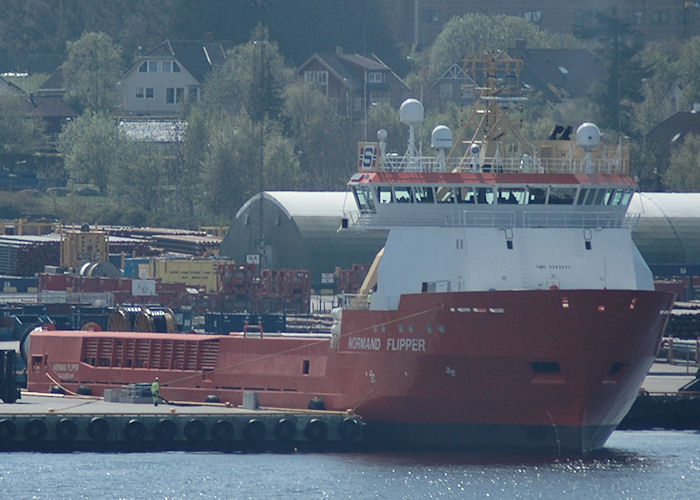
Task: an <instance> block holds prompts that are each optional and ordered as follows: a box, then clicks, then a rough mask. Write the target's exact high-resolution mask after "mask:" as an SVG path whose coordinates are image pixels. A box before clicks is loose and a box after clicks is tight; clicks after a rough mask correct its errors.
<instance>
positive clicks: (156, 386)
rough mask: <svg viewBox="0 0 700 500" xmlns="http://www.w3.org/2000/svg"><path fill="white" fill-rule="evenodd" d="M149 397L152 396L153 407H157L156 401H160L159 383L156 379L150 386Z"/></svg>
mask: <svg viewBox="0 0 700 500" xmlns="http://www.w3.org/2000/svg"><path fill="white" fill-rule="evenodd" d="M151 396H153V406H158V400H159V399H160V382H159V381H158V377H156V379H155V380H154V381H153V383H152V384H151Z"/></svg>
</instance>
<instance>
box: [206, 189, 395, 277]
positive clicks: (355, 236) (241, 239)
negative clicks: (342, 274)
mask: <svg viewBox="0 0 700 500" xmlns="http://www.w3.org/2000/svg"><path fill="white" fill-rule="evenodd" d="M343 207H347V208H348V209H349V210H357V205H356V203H355V199H354V198H353V196H352V195H350V194H348V193H345V192H319V191H266V192H263V193H259V194H257V195H255V196H253V197H252V198H251V199H250V200H248V201H247V202H246V203H245V204H244V205H243V206H242V207H241V208H240V209H239V210H238V212H237V213H236V216H235V218H234V220H233V221H232V223H231V227H230V229H229V231H228V233H227V234H226V237H225V238H224V240H223V241H222V242H221V247H220V250H219V253H220V255H222V256H225V257H230V258H232V259H234V260H235V261H236V262H246V260H248V261H250V260H251V259H252V260H255V259H259V261H260V265H261V266H262V267H263V268H272V269H309V270H310V271H311V281H312V286H314V288H317V287H318V286H319V285H320V283H321V273H332V272H334V271H335V268H336V267H340V268H343V269H349V268H350V267H351V266H352V265H353V264H371V263H372V261H373V260H374V257H375V255H376V254H377V252H378V251H379V250H380V249H381V248H382V246H383V245H384V241H385V240H386V232H385V231H338V229H339V228H340V223H341V219H342V217H343ZM261 221H262V223H261Z"/></svg>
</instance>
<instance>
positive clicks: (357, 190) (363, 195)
mask: <svg viewBox="0 0 700 500" xmlns="http://www.w3.org/2000/svg"><path fill="white" fill-rule="evenodd" d="M353 192H354V194H355V201H356V202H357V206H358V207H360V210H361V211H366V210H370V211H372V212H374V210H375V208H374V200H373V199H372V190H371V189H369V188H367V187H366V186H356V187H354V188H353Z"/></svg>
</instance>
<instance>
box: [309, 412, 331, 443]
mask: <svg viewBox="0 0 700 500" xmlns="http://www.w3.org/2000/svg"><path fill="white" fill-rule="evenodd" d="M327 433H328V429H326V424H325V422H324V421H323V420H319V419H318V418H312V419H311V420H309V423H308V424H306V428H305V429H304V434H306V438H307V439H308V440H309V441H311V442H313V443H320V442H321V441H323V440H325V439H326V434H327Z"/></svg>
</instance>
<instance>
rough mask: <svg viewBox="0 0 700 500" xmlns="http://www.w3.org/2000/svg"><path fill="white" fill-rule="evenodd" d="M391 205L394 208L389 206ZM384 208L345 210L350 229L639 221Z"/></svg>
mask: <svg viewBox="0 0 700 500" xmlns="http://www.w3.org/2000/svg"><path fill="white" fill-rule="evenodd" d="M392 208H393V207H392ZM392 212H394V213H387V210H386V208H385V210H384V211H383V213H381V214H375V213H372V212H357V211H348V212H346V213H345V216H346V217H347V218H348V220H349V222H350V224H349V227H350V228H353V227H355V228H357V229H361V230H364V229H375V228H376V229H388V228H392V227H418V226H431V227H499V228H502V227H526V228H534V227H541V228H576V227H586V228H598V227H600V228H620V227H630V228H634V227H636V225H637V224H638V223H639V217H640V215H639V214H627V213H624V212H623V213H620V212H614V213H610V212H578V211H568V212H562V211H553V210H548V211H527V212H514V211H507V212H505V211H497V210H493V211H491V210H488V209H486V210H464V211H461V212H456V211H455V212H447V213H440V214H437V213H435V212H425V213H421V212H420V211H416V210H413V211H411V212H410V213H406V212H403V211H399V210H396V211H392Z"/></svg>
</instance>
